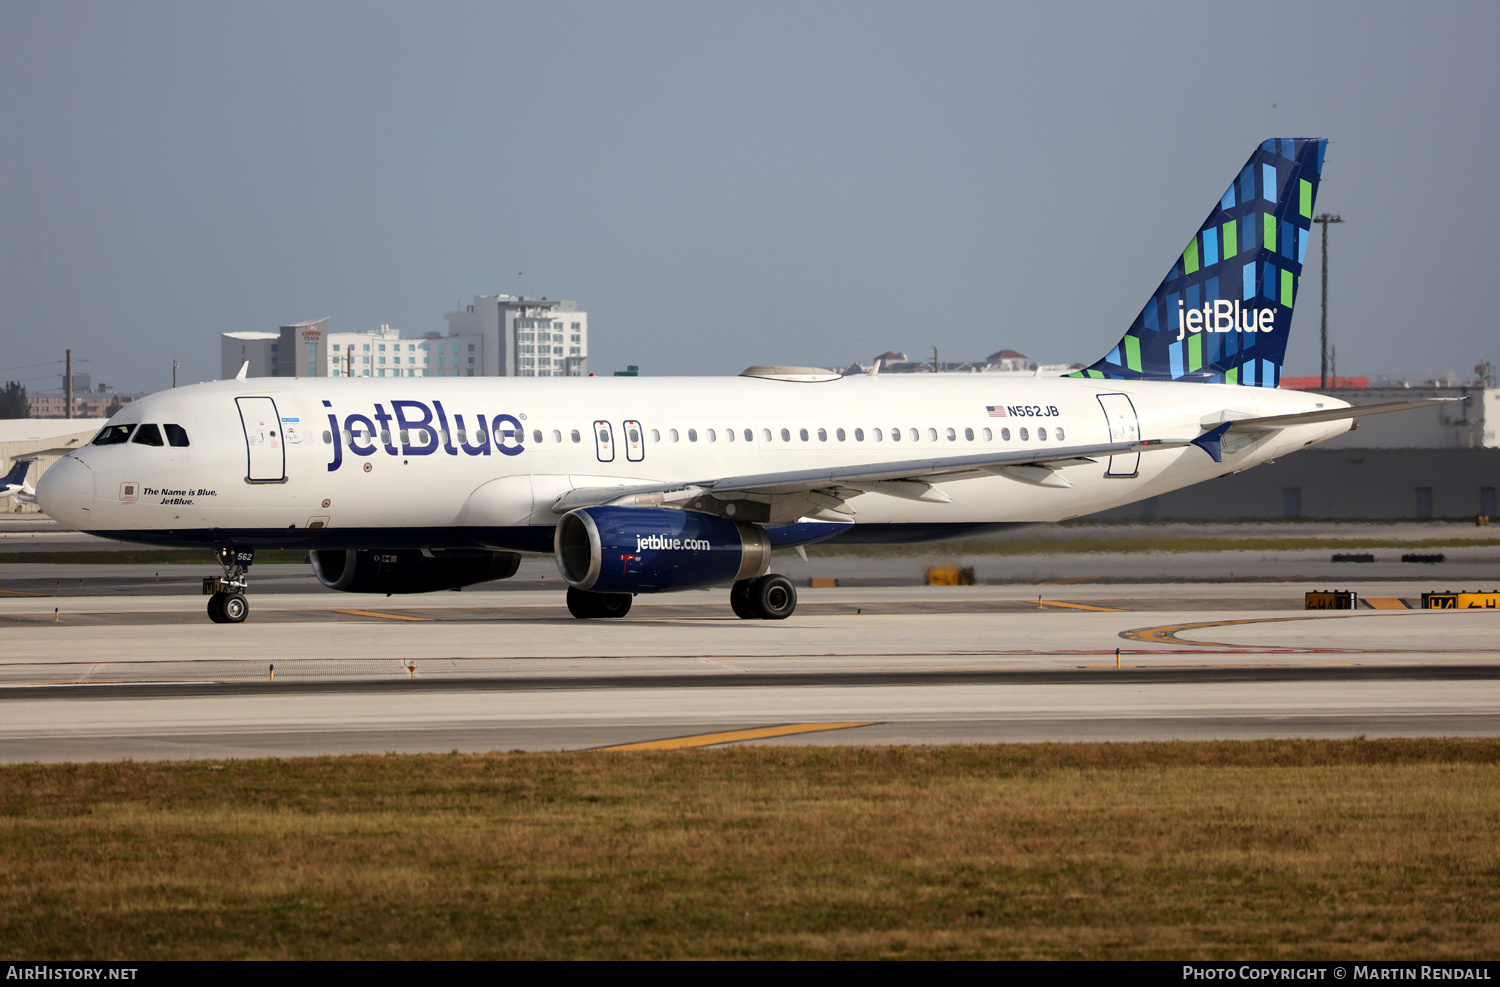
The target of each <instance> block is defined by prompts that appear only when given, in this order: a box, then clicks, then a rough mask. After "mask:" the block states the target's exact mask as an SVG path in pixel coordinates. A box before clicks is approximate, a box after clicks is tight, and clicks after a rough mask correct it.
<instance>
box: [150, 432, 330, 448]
mask: <svg viewBox="0 0 1500 987" xmlns="http://www.w3.org/2000/svg"><path fill="white" fill-rule="evenodd" d="M171 438H172V434H171V433H170V432H168V433H167V440H168V441H171ZM176 444H177V443H175V442H173V443H172V445H174V446H175V445H176ZM323 444H324V445H325V446H331V445H333V433H332V432H330V431H328V429H326V428H325V429H323Z"/></svg>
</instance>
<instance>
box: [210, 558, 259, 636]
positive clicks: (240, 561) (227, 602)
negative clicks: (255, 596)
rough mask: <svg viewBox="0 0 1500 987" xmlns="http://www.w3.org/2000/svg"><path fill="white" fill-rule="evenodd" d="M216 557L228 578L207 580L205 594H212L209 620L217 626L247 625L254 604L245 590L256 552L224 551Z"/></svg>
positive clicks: (225, 576)
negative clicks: (251, 604) (248, 598)
mask: <svg viewBox="0 0 1500 987" xmlns="http://www.w3.org/2000/svg"><path fill="white" fill-rule="evenodd" d="M214 556H215V558H217V559H218V562H219V567H220V568H222V569H223V570H224V577H223V578H222V579H212V578H210V579H205V580H203V592H205V593H207V594H209V597H208V619H209V620H211V621H213V622H214V623H216V624H243V623H244V622H245V618H246V617H248V616H250V602H249V601H248V600H246V599H245V590H246V589H247V588H248V581H249V570H250V563H251V562H252V561H254V559H255V549H253V548H234V547H229V548H221V549H218V550H217V551H216V552H214Z"/></svg>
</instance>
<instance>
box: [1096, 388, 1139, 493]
mask: <svg viewBox="0 0 1500 987" xmlns="http://www.w3.org/2000/svg"><path fill="white" fill-rule="evenodd" d="M1098 397H1099V406H1100V407H1101V408H1103V409H1104V418H1105V420H1106V421H1107V422H1109V441H1110V442H1139V441H1141V422H1140V419H1139V418H1137V417H1136V414H1135V405H1133V404H1131V403H1130V398H1129V397H1128V396H1126V395H1124V394H1100V395H1099V396H1098ZM1140 466H1141V454H1140V453H1138V452H1128V453H1121V454H1120V455H1117V456H1110V457H1109V465H1108V466H1106V467H1105V468H1104V475H1105V476H1118V477H1130V476H1135V475H1136V474H1137V473H1139V472H1140Z"/></svg>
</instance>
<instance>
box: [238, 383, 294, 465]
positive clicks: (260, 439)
mask: <svg viewBox="0 0 1500 987" xmlns="http://www.w3.org/2000/svg"><path fill="white" fill-rule="evenodd" d="M234 402H235V404H237V405H239V409H240V424H241V425H243V426H244V428H245V447H246V457H247V465H246V468H245V479H246V480H247V481H249V482H250V483H282V482H284V481H285V480H286V439H285V436H283V435H282V428H281V417H280V415H279V414H278V413H277V411H276V402H275V401H273V400H271V399H270V398H235V399H234Z"/></svg>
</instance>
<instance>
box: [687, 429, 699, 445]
mask: <svg viewBox="0 0 1500 987" xmlns="http://www.w3.org/2000/svg"><path fill="white" fill-rule="evenodd" d="M688 441H689V442H697V441H698V430H697V429H696V428H690V429H688Z"/></svg>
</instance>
